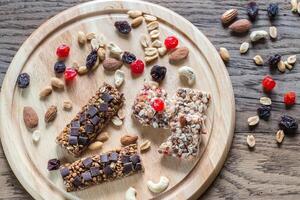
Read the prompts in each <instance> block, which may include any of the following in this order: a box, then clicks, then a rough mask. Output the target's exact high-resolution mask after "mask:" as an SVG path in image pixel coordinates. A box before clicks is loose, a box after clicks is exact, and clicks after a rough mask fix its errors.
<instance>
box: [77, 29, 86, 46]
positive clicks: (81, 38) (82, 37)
mask: <svg viewBox="0 0 300 200" xmlns="http://www.w3.org/2000/svg"><path fill="white" fill-rule="evenodd" d="M78 43H79V44H80V45H84V44H85V43H86V36H85V34H84V32H82V31H78Z"/></svg>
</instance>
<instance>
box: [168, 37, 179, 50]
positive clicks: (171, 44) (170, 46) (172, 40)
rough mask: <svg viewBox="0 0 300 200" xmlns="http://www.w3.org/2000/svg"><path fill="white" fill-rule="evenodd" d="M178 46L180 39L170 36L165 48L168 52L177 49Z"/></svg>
mask: <svg viewBox="0 0 300 200" xmlns="http://www.w3.org/2000/svg"><path fill="white" fill-rule="evenodd" d="M177 45H178V39H177V38H176V37H175V36H169V37H167V38H166V39H165V46H166V48H167V49H168V50H170V49H175V48H176V47H177Z"/></svg>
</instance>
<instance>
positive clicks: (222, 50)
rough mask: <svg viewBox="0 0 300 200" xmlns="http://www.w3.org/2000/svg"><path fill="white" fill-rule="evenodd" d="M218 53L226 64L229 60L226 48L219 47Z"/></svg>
mask: <svg viewBox="0 0 300 200" xmlns="http://www.w3.org/2000/svg"><path fill="white" fill-rule="evenodd" d="M219 53H220V56H221V58H222V60H223V61H224V62H228V61H229V60H230V54H229V52H228V50H227V49H226V48H224V47H221V48H220V50H219Z"/></svg>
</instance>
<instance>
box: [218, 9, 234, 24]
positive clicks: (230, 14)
mask: <svg viewBox="0 0 300 200" xmlns="http://www.w3.org/2000/svg"><path fill="white" fill-rule="evenodd" d="M237 15H238V10H237V9H230V10H227V11H226V12H224V13H223V15H222V16H221V21H222V23H223V24H228V23H229V22H231V21H233V20H234V19H235V18H236V17H237Z"/></svg>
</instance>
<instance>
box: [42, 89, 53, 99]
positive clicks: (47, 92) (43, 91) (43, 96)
mask: <svg viewBox="0 0 300 200" xmlns="http://www.w3.org/2000/svg"><path fill="white" fill-rule="evenodd" d="M51 93H52V87H51V86H46V87H45V88H44V89H42V91H41V92H40V94H39V96H40V98H41V99H42V98H45V97H47V96H49V95H50V94H51Z"/></svg>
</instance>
